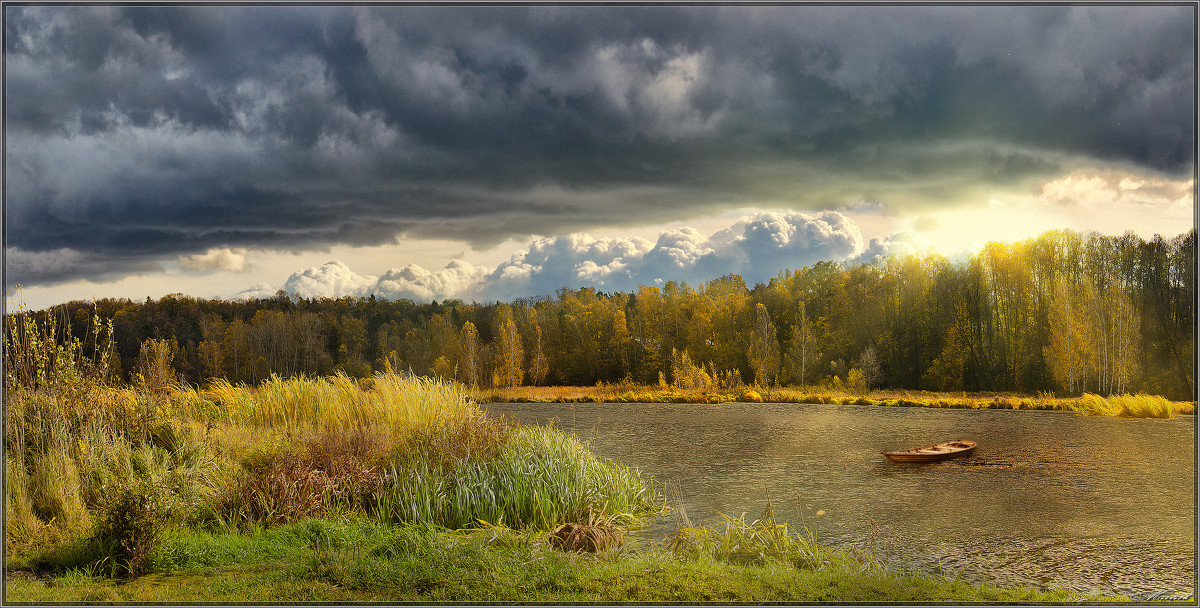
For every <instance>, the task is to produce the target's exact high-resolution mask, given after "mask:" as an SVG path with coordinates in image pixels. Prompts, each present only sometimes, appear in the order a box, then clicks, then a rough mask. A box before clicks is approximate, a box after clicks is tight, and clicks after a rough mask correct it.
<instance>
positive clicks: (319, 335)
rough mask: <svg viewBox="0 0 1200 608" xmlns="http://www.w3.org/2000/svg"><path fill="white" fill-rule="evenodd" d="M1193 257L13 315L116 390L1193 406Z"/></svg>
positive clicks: (1147, 253)
mask: <svg viewBox="0 0 1200 608" xmlns="http://www.w3.org/2000/svg"><path fill="white" fill-rule="evenodd" d="M1195 264H1196V262H1195V230H1192V231H1189V232H1187V233H1185V234H1182V235H1179V236H1178V237H1175V238H1172V239H1165V238H1163V237H1160V236H1155V237H1154V238H1152V239H1150V240H1143V239H1141V238H1139V237H1138V236H1136V235H1134V234H1132V233H1126V234H1125V235H1123V236H1105V235H1100V234H1096V233H1087V234H1082V233H1078V232H1074V231H1069V230H1058V231H1051V232H1047V233H1044V234H1042V235H1040V236H1038V237H1036V238H1033V239H1028V240H1024V241H1020V242H1017V243H1001V242H992V243H989V244H987V245H986V246H984V247H983V248H982V249H981V250H979V251H978V252H976V253H974V254H972V255H970V256H967V257H965V258H963V259H961V260H955V261H951V260H949V259H947V258H946V257H944V256H942V255H938V254H930V255H926V256H915V255H909V256H892V257H888V258H884V259H878V260H876V261H874V262H871V263H858V264H838V263H833V262H820V263H817V264H815V265H813V266H810V267H806V268H802V269H799V270H784V271H782V272H780V273H779V275H778V276H776V277H775V278H773V279H771V280H770V281H768V282H767V283H765V284H763V283H760V284H757V285H754V286H753V287H749V286H748V285H747V284H746V283H745V281H744V280H743V279H742V278H741V277H739V276H737V275H727V276H723V277H720V278H717V279H713V280H711V281H707V282H705V283H702V284H700V285H696V286H691V285H688V284H686V283H682V282H676V281H671V282H667V283H665V284H663V285H662V286H656V285H651V286H642V287H640V288H639V289H638V290H636V291H635V292H630V293H625V292H617V293H604V292H601V291H597V290H596V289H594V288H580V289H574V290H572V289H561V290H559V291H558V292H557V293H556V294H555V295H554V296H543V297H538V298H524V299H518V300H516V301H513V302H507V303H486V304H479V303H470V304H468V303H464V302H462V301H460V300H447V301H444V302H441V303H438V302H436V301H435V302H431V303H414V302H410V301H406V300H399V301H390V300H383V299H376V298H374V297H373V296H372V297H367V298H338V299H328V298H326V299H305V298H298V297H289V296H288V295H287V294H285V293H283V292H279V293H278V294H277V295H276V296H275V297H273V298H267V299H256V300H247V301H226V300H220V299H211V300H208V299H198V298H191V297H185V296H183V295H180V294H174V295H168V296H165V297H163V298H161V299H159V300H150V299H147V300H146V301H144V302H134V301H130V300H128V299H104V300H99V301H95V302H81V301H76V302H69V303H66V304H62V305H59V306H55V307H52V308H50V309H47V310H44V311H39V312H37V313H19V314H17V315H9V316H8V317H6V321H7V322H8V323H9V324H10V326H11V324H13V323H14V322H17V321H19V317H20V316H21V315H24V314H35V315H41V316H45V315H57V317H58V318H59V319H60V320H61V321H66V323H60V325H68V324H69V325H70V326H71V328H72V333H73V335H75V336H89V335H94V334H95V332H90V333H89V327H90V326H91V324H93V323H94V319H95V318H96V317H97V316H98V317H100V318H103V319H111V320H112V325H113V330H114V340H115V344H114V348H113V349H112V354H111V360H110V362H109V363H110V365H109V368H110V370H111V372H112V373H113V374H115V375H116V376H118V377H119V378H120V379H123V380H125V381H131V380H133V379H134V377H135V374H136V373H137V370H138V369H143V368H145V367H146V366H147V365H149V363H148V361H147V360H148V358H157V361H158V363H159V364H160V365H161V364H163V362H164V359H165V361H166V364H167V365H169V367H170V369H171V370H172V371H173V373H174V374H175V375H176V376H177V377H178V378H179V379H181V380H183V381H186V382H190V383H194V384H201V383H203V382H205V381H207V380H208V379H211V378H225V379H228V380H230V381H232V382H246V383H256V382H259V381H261V380H263V379H266V378H268V377H269V376H270V375H271V374H278V375H281V376H291V375H297V374H305V375H324V374H329V373H333V372H335V371H339V370H340V371H342V372H344V373H346V374H349V375H351V376H355V377H366V376H369V375H370V374H372V373H373V372H376V371H380V370H383V369H387V368H390V369H394V370H397V371H410V372H412V373H415V374H421V375H436V376H441V377H444V378H454V379H457V380H459V381H461V382H464V383H467V384H470V385H474V386H480V387H491V386H520V385H592V384H596V383H598V382H607V383H616V382H620V381H631V382H636V383H642V384H652V385H653V384H671V385H674V386H678V387H724V386H734V385H739V384H742V383H753V384H758V385H762V386H767V385H778V384H799V385H811V384H820V383H826V384H828V383H834V384H836V383H844V382H852V383H861V384H864V385H866V386H868V387H871V388H895V389H924V390H943V391H946V390H953V391H959V390H962V391H1020V392H1029V393H1032V392H1038V391H1055V392H1058V393H1060V394H1079V393H1082V392H1085V391H1086V392H1094V393H1100V394H1116V393H1127V392H1139V391H1145V392H1150V393H1155V394H1161V395H1164V396H1168V397H1171V398H1175V399H1192V398H1193V386H1194V385H1193V382H1194V379H1193V369H1194V356H1195V351H1194V349H1195V343H1194V334H1195V316H1194V315H1195V310H1194V302H1195V297H1196V291H1195V289H1196V276H1195V271H1196V265H1195ZM10 333H11V332H9V333H8V334H6V335H9V334H10ZM84 347H85V348H92V347H93V345H89V344H84ZM11 350H12V349H11V348H10V349H6V352H8V351H11ZM139 366H140V367H139Z"/></svg>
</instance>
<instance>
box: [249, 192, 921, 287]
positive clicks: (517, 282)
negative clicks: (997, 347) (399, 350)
mask: <svg viewBox="0 0 1200 608" xmlns="http://www.w3.org/2000/svg"><path fill="white" fill-rule="evenodd" d="M914 238H916V237H913V236H912V235H899V236H896V235H893V236H890V237H886V238H884V239H874V240H872V242H871V245H870V247H864V245H863V236H862V233H861V232H860V231H859V229H858V226H857V225H855V223H854V221H853V220H851V219H850V218H848V217H846V216H845V215H842V214H841V213H838V212H836V211H824V212H820V213H814V214H809V213H802V212H798V211H761V212H758V213H755V214H753V215H748V216H745V217H742V218H739V219H737V220H736V221H734V222H733V223H732V224H731V225H730V226H729V227H727V228H725V229H723V230H719V231H717V232H715V233H713V234H711V235H705V234H702V233H700V232H699V231H698V230H696V229H694V228H691V227H682V228H679V229H675V230H668V231H664V232H662V233H660V234H659V236H658V239H657V240H656V241H653V242H652V241H650V240H648V239H644V238H641V237H628V238H622V237H616V238H610V237H605V238H600V237H594V236H591V235H588V234H582V233H577V234H569V235H562V236H555V237H548V238H540V239H537V240H535V241H533V242H531V243H530V244H529V247H528V248H527V249H524V250H520V251H517V252H515V253H514V254H513V255H512V256H511V257H510V258H509V259H508V260H507V261H505V262H503V263H501V264H499V265H498V266H496V267H495V268H488V267H485V266H477V265H474V264H471V263H469V262H465V261H462V260H454V261H451V262H450V263H449V264H447V265H446V267H445V268H442V269H441V270H428V269H426V268H424V267H422V266H419V265H417V264H408V265H406V266H404V267H402V268H393V269H391V270H388V271H387V272H386V273H384V274H383V275H382V276H379V277H376V276H373V275H361V274H358V273H356V272H355V271H353V270H351V269H350V268H349V267H348V266H346V265H345V264H343V263H342V262H339V261H331V262H329V263H327V264H325V265H323V266H320V267H315V268H309V269H307V270H303V271H300V272H297V273H294V274H292V276H291V277H289V278H288V280H287V281H286V282H285V283H284V286H283V289H284V290H285V291H287V292H288V293H289V294H293V295H299V296H301V297H306V298H321V297H340V296H368V295H372V294H374V295H376V296H377V297H384V298H389V299H409V300H414V301H429V300H444V299H450V298H460V299H463V300H475V301H494V300H499V301H508V300H512V299H514V298H518V297H522V296H537V295H549V294H553V293H554V292H555V291H556V290H558V289H560V288H563V287H566V288H570V289H575V288H578V287H585V286H594V287H597V288H599V289H601V290H604V291H633V290H636V289H637V288H638V286H640V285H658V284H662V283H664V282H666V281H685V282H688V283H690V284H693V285H694V284H697V283H700V282H703V281H707V280H710V279H714V278H716V277H719V276H721V275H724V274H729V273H737V274H740V275H741V276H742V277H743V278H745V279H746V282H747V283H749V284H754V283H758V282H765V281H768V280H770V279H771V278H772V277H774V276H775V275H777V274H778V273H779V272H780V271H781V270H783V269H785V268H801V267H804V266H809V265H812V264H814V263H816V262H819V261H821V260H833V261H842V260H849V259H860V256H862V258H861V259H870V258H869V256H873V255H886V254H887V253H890V252H893V251H902V252H903V251H913V250H916V249H917V248H919V247H920V246H921V243H919V242H917V241H915V240H914ZM259 291H260V292H263V293H268V294H269V295H273V294H274V291H273V290H270V289H269V288H261V289H259Z"/></svg>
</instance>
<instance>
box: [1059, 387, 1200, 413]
mask: <svg viewBox="0 0 1200 608" xmlns="http://www.w3.org/2000/svg"><path fill="white" fill-rule="evenodd" d="M1072 409H1073V410H1074V411H1077V412H1080V413H1082V414H1084V415H1088V416H1118V417H1123V418H1168V419H1169V418H1174V417H1175V415H1176V414H1194V413H1195V404H1194V403H1190V402H1172V401H1170V400H1168V399H1166V398H1164V397H1160V396H1157V395H1147V394H1144V393H1139V394H1136V395H1110V396H1108V397H1101V396H1100V395H1093V394H1091V393H1084V395H1083V396H1082V397H1080V398H1079V399H1077V400H1076V401H1075V404H1074V406H1073V407H1072Z"/></svg>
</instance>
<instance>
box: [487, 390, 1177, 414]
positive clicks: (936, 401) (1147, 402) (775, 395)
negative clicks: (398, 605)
mask: <svg viewBox="0 0 1200 608" xmlns="http://www.w3.org/2000/svg"><path fill="white" fill-rule="evenodd" d="M468 394H470V395H471V398H472V400H474V401H475V402H476V403H480V404H484V403H690V404H718V403H797V404H801V403H802V404H812V405H824V404H832V405H868V406H880V407H931V408H947V409H1007V410H1038V411H1066V412H1076V413H1079V414H1082V415H1100V416H1113V417H1138V418H1174V417H1175V416H1176V415H1195V411H1196V406H1195V402H1192V401H1171V400H1168V399H1166V398H1163V397H1158V396H1152V395H1114V396H1110V397H1101V396H1098V395H1092V394H1087V393H1085V394H1084V395H1081V396H1078V397H1054V396H1049V395H1024V394H1020V393H966V392H955V393H948V392H931V391H907V390H906V391H872V392H868V393H852V392H847V391H839V390H826V389H820V388H816V387H806V388H765V389H764V388H749V387H744V388H734V389H718V390H703V389H701V390H696V389H689V390H678V389H670V388H662V387H655V386H644V385H620V384H618V385H600V386H553V387H532V386H523V387H517V388H493V389H469V390H468Z"/></svg>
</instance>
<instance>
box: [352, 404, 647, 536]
mask: <svg viewBox="0 0 1200 608" xmlns="http://www.w3.org/2000/svg"><path fill="white" fill-rule="evenodd" d="M658 508H660V505H659V504H658V495H657V492H656V491H655V488H654V484H653V483H652V482H651V481H648V480H646V479H643V478H642V477H641V476H640V475H639V473H638V472H637V471H636V470H635V469H631V468H629V467H625V466H622V465H619V464H616V463H613V462H611V461H608V460H604V459H600V458H597V457H596V456H595V455H593V454H592V453H591V451H590V450H589V449H588V448H587V446H586V444H583V443H581V442H580V441H579V440H578V439H575V438H574V437H573V436H570V435H568V434H565V433H563V432H561V431H559V430H557V429H553V428H548V427H521V428H519V429H517V430H516V431H515V432H514V433H513V435H512V438H511V439H510V440H509V441H508V442H506V443H505V444H504V446H503V447H502V449H501V451H500V453H499V454H498V456H497V457H496V458H495V459H491V460H482V461H474V462H466V463H464V464H463V465H462V466H459V467H458V468H456V469H454V470H452V471H439V470H437V469H435V468H434V467H431V466H429V463H428V461H427V460H422V461H418V462H415V463H413V464H412V465H411V466H408V467H399V466H393V467H392V468H391V469H390V470H389V471H388V476H387V482H386V485H385V487H384V488H383V489H382V490H381V491H380V494H379V498H378V503H377V505H376V508H375V512H374V514H375V516H376V517H379V518H381V519H383V520H385V521H406V522H431V523H435V524H438V525H441V526H445V527H449V528H462V527H466V526H469V525H475V524H476V523H477V522H478V521H479V520H483V521H484V522H488V523H492V524H502V525H507V526H511V527H533V528H537V529H545V530H548V529H550V528H553V527H554V526H557V525H559V524H561V523H565V522H570V521H575V522H578V521H583V520H585V519H586V518H587V516H588V513H589V511H592V512H597V513H598V512H602V511H603V512H607V513H611V514H629V515H633V514H643V513H646V512H649V511H654V510H656V509H658Z"/></svg>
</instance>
